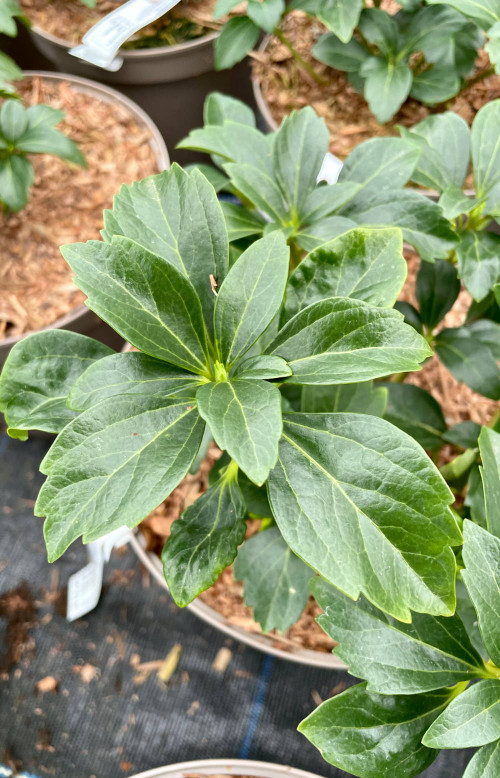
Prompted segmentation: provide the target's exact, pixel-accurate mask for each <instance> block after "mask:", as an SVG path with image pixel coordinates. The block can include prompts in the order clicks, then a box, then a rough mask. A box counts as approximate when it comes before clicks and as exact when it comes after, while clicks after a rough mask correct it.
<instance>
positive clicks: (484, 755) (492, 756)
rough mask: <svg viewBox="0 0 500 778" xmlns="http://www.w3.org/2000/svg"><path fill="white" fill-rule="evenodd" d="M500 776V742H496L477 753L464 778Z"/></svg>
mask: <svg viewBox="0 0 500 778" xmlns="http://www.w3.org/2000/svg"><path fill="white" fill-rule="evenodd" d="M497 775H500V740H494V741H493V742H492V743H488V745H486V746H482V748H480V749H479V751H477V752H476V753H475V754H474V756H473V757H472V759H471V760H470V762H469V764H468V765H467V769H466V771H465V773H464V774H463V778H497Z"/></svg>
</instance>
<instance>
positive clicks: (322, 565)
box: [269, 413, 461, 621]
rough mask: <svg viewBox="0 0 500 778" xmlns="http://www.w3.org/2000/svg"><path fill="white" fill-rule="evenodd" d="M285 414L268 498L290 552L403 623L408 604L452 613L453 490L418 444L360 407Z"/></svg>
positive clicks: (455, 533)
mask: <svg viewBox="0 0 500 778" xmlns="http://www.w3.org/2000/svg"><path fill="white" fill-rule="evenodd" d="M283 420H284V427H283V435H282V438H281V440H280V447H279V457H278V463H277V465H276V467H275V468H274V470H273V471H272V472H271V475H270V477H269V495H270V500H271V506H272V509H273V514H274V517H275V519H276V523H277V524H278V527H279V528H280V530H281V533H282V535H283V537H284V538H285V540H286V542H287V543H288V545H289V546H290V548H291V549H292V551H294V552H295V553H296V554H298V555H299V556H301V558H302V559H304V561H305V562H307V564H309V565H311V567H312V568H314V569H315V570H316V571H317V572H318V573H319V574H320V575H322V576H323V577H324V578H326V579H327V581H329V582H330V583H332V584H333V585H334V586H337V587H338V588H339V589H340V590H341V591H343V592H345V594H347V595H348V596H349V597H352V598H354V599H356V598H357V597H358V596H359V595H360V594H361V593H363V594H364V595H365V596H366V597H367V598H368V599H369V600H370V601H371V602H373V603H374V604H375V605H376V606H377V607H379V608H380V609H381V610H384V611H386V612H387V613H390V614H391V615H392V616H394V617H395V618H398V619H400V620H402V621H410V618H411V614H410V610H414V611H417V612H427V613H432V614H433V615H451V613H453V610H454V605H455V586H454V578H455V557H454V554H453V552H452V550H451V548H450V545H455V544H458V543H460V540H461V538H460V533H459V532H458V529H457V525H456V523H455V521H454V519H453V517H452V515H451V512H450V511H449V509H448V504H449V503H451V502H452V495H451V492H450V491H449V489H448V487H447V486H446V484H445V482H444V480H443V479H442V478H441V476H440V474H439V473H438V471H437V469H436V468H435V466H434V465H433V464H432V462H431V461H430V459H429V458H428V457H427V456H426V454H425V453H424V451H423V450H422V449H421V448H420V446H419V445H418V443H416V442H415V441H414V440H413V439H412V438H410V437H409V436H408V435H405V434H404V433H403V432H401V431H400V430H398V429H397V428H396V427H393V426H392V425H391V424H389V423H388V422H387V421H384V420H383V419H378V418H375V417H372V416H366V415H363V414H349V413H335V414H297V413H293V414H285V415H284V417H283ZM382 558H383V559H384V564H383V565H381V564H380V560H381V559H382ZM375 571H376V573H375Z"/></svg>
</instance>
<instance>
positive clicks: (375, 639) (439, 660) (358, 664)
mask: <svg viewBox="0 0 500 778" xmlns="http://www.w3.org/2000/svg"><path fill="white" fill-rule="evenodd" d="M318 580H321V579H318V578H316V579H313V581H312V582H311V591H312V593H313V595H315V585H316V581H318ZM323 591H324V590H323ZM329 592H330V596H329V597H328V598H327V604H326V605H325V602H324V599H325V598H323V602H322V605H321V607H322V608H323V609H324V611H325V613H323V614H322V615H321V616H319V617H318V619H317V621H318V624H319V625H320V627H321V628H322V629H323V630H324V632H326V634H327V635H330V637H331V638H332V639H333V640H335V641H336V642H337V643H338V645H337V646H336V647H335V649H334V651H333V653H334V654H335V656H337V657H338V658H339V659H340V660H341V661H342V662H344V663H345V664H346V665H347V666H348V668H349V673H350V674H351V675H354V676H356V677H358V678H363V680H365V681H367V682H368V686H367V690H368V691H369V692H379V693H380V694H417V693H418V692H427V691H434V690H435V689H442V688H443V687H444V686H452V685H453V684H456V683H458V682H459V681H464V680H471V679H473V678H481V677H484V672H485V671H484V665H483V661H482V659H481V657H480V656H479V654H478V653H477V652H476V650H475V649H474V647H473V646H472V644H471V642H470V640H469V637H468V635H467V632H466V631H465V627H464V625H463V623H462V621H461V620H460V618H459V617H458V616H448V617H446V618H443V617H441V616H429V615H428V614H422V613H416V614H414V615H413V617H412V622H411V624H403V623H402V622H401V621H396V619H393V618H391V617H390V616H386V615H385V614H384V613H382V611H380V610H378V609H377V608H375V607H374V606H373V605H371V603H369V602H368V600H365V598H364V597H361V598H360V599H359V600H357V601H356V602H353V601H352V600H351V599H349V597H346V596H345V595H344V594H342V593H341V592H339V591H338V590H337V589H334V588H333V587H332V588H330V590H329Z"/></svg>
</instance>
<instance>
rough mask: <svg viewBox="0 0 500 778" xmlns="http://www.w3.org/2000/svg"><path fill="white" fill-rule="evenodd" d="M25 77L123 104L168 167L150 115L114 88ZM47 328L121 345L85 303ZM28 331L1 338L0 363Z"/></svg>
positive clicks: (160, 162) (65, 77)
mask: <svg viewBox="0 0 500 778" xmlns="http://www.w3.org/2000/svg"><path fill="white" fill-rule="evenodd" d="M26 75H27V76H41V77H42V78H44V79H45V80H47V81H53V82H54V81H69V82H70V83H71V84H73V85H75V86H76V87H77V88H78V90H79V91H81V92H84V93H86V94H90V95H92V96H94V97H96V98H98V99H99V100H102V101H103V102H106V103H114V104H116V103H118V104H119V105H122V106H123V107H124V108H125V109H126V110H127V111H129V113H131V114H132V115H133V116H134V118H135V120H136V121H137V123H138V124H139V125H142V126H143V127H144V128H146V129H147V130H148V131H149V133H150V135H151V141H150V143H151V147H152V148H153V151H154V154H155V157H156V160H157V163H158V169H159V170H166V169H167V168H168V167H169V166H170V160H169V156H168V151H167V147H166V145H165V141H164V140H163V138H162V136H161V134H160V132H159V130H158V128H157V127H156V125H155V124H154V123H153V122H152V121H151V119H150V118H149V116H148V115H147V114H146V113H145V112H144V111H143V110H142V108H139V106H138V105H136V104H135V103H134V102H132V100H129V99H128V98H127V97H124V96H123V95H122V94H120V93H119V92H116V91H115V90H114V89H110V88H109V87H108V86H104V85H103V84H96V83H94V82H93V81H88V80H87V79H84V78H77V77H76V76H68V75H61V76H60V75H56V74H54V73H47V72H44V71H26ZM85 237H86V236H85V235H82V239H85ZM46 329H63V330H71V331H72V332H79V333H80V334H82V335H89V336H90V337H94V338H96V339H97V340H100V341H102V342H103V343H106V344H107V345H108V346H112V347H113V348H120V346H121V345H122V344H123V338H121V337H120V336H119V335H117V333H116V332H115V331H114V330H112V329H111V327H108V325H107V324H105V323H104V322H103V321H101V319H99V317H98V316H96V314H95V313H93V312H92V311H90V310H89V309H88V308H87V306H86V305H80V306H79V307H78V308H75V309H74V310H73V311H70V312H69V313H67V314H66V315H65V316H62V317H61V318H60V319H57V320H56V321H55V322H53V324H51V325H49V327H47V328H46ZM29 334H31V333H29V332H27V333H25V334H24V335H17V336H13V337H10V338H5V339H4V340H1V341H0V366H1V365H2V364H3V363H4V362H5V360H6V359H7V355H8V353H9V351H10V349H11V348H12V346H14V345H15V344H16V343H17V342H18V341H19V340H21V338H23V337H26V335H29Z"/></svg>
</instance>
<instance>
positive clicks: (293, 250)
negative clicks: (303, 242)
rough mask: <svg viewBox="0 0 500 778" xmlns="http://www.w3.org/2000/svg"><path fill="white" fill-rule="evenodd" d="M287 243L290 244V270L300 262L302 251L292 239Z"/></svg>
mask: <svg viewBox="0 0 500 778" xmlns="http://www.w3.org/2000/svg"><path fill="white" fill-rule="evenodd" d="M288 245H289V246H290V272H292V270H295V268H296V267H297V265H300V263H301V262H302V258H303V256H304V252H303V250H302V249H301V248H300V246H298V245H297V243H296V242H295V241H294V240H291V241H290V243H289V244H288Z"/></svg>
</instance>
